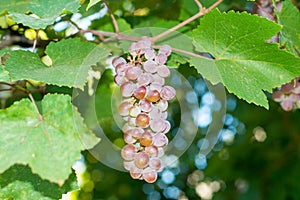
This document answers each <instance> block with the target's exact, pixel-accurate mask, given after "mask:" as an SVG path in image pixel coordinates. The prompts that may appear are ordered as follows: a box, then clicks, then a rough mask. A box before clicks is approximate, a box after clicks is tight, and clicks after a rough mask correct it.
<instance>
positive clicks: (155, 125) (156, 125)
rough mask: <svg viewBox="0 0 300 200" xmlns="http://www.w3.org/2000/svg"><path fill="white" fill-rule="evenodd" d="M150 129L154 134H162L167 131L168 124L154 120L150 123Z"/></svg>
mask: <svg viewBox="0 0 300 200" xmlns="http://www.w3.org/2000/svg"><path fill="white" fill-rule="evenodd" d="M150 128H151V129H152V131H154V132H156V133H157V132H162V131H163V130H165V129H166V123H165V120H163V119H160V118H158V119H153V120H151V121H150Z"/></svg>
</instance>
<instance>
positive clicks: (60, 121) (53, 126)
mask: <svg viewBox="0 0 300 200" xmlns="http://www.w3.org/2000/svg"><path fill="white" fill-rule="evenodd" d="M41 107H42V115H43V118H44V120H42V121H41V120H40V119H39V116H38V114H37V112H36V111H35V109H34V106H33V104H32V103H31V102H30V101H29V100H28V99H23V100H21V101H20V102H16V103H14V104H13V105H12V106H11V107H9V108H8V109H6V110H1V111H0V127H1V129H0V135H1V137H0V160H1V162H0V173H2V172H4V171H5V170H6V169H8V168H9V167H10V166H12V165H14V164H16V163H19V164H28V165H29V166H30V167H31V169H32V171H33V173H37V174H39V175H40V177H41V178H43V179H47V180H50V181H52V182H55V183H58V184H60V185H61V184H62V183H63V182H64V180H66V179H67V178H68V176H69V174H70V173H71V166H72V164H73V163H74V162H75V160H76V159H79V158H80V151H81V150H84V149H88V148H92V147H93V146H94V145H95V144H96V143H98V142H99V139H98V138H97V137H96V136H95V135H94V134H93V133H91V132H90V131H89V130H88V128H86V126H85V125H84V123H83V119H82V118H81V117H80V114H79V113H78V112H77V111H76V110H75V109H74V108H73V106H72V104H71V97H70V96H67V95H58V94H54V95H51V94H50V95H46V96H45V97H44V99H43V100H42V102H41Z"/></svg>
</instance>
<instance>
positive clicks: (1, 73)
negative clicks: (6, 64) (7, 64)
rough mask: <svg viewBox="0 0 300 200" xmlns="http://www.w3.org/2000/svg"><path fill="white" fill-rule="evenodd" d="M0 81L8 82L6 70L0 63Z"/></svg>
mask: <svg viewBox="0 0 300 200" xmlns="http://www.w3.org/2000/svg"><path fill="white" fill-rule="evenodd" d="M0 81H3V82H9V75H8V71H6V70H5V69H4V68H3V66H2V65H0Z"/></svg>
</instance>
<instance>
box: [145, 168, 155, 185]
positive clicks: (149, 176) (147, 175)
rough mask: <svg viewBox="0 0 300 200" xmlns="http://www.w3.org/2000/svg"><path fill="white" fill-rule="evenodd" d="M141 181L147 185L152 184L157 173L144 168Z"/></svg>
mask: <svg viewBox="0 0 300 200" xmlns="http://www.w3.org/2000/svg"><path fill="white" fill-rule="evenodd" d="M142 176H143V179H144V180H145V181H146V182H148V183H154V182H155V181H156V180H157V172H156V171H154V170H153V169H151V168H146V169H145V170H144V171H143V175H142Z"/></svg>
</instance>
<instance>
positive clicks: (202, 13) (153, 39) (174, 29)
mask: <svg viewBox="0 0 300 200" xmlns="http://www.w3.org/2000/svg"><path fill="white" fill-rule="evenodd" d="M222 1H223V0H218V1H217V2H215V3H214V4H213V5H211V6H210V7H209V8H204V7H203V6H202V4H201V3H200V2H199V1H197V0H195V2H196V3H197V5H198V7H199V8H200V11H199V12H198V13H197V14H195V15H194V16H192V17H190V18H188V19H187V20H185V21H183V22H181V23H180V24H178V25H176V26H174V27H173V28H170V29H168V30H167V31H165V32H163V33H161V34H159V35H157V36H154V37H152V38H151V39H150V40H151V41H152V42H153V43H154V42H155V41H156V40H158V39H160V38H162V37H164V36H166V35H168V34H170V33H172V32H174V31H176V30H178V29H180V28H181V27H183V26H185V25H187V24H189V23H190V22H192V21H194V20H195V19H197V18H199V17H201V16H203V15H205V14H206V13H208V12H210V11H211V10H212V9H214V8H215V7H217V6H218V5H219V4H220V3H221V2H222Z"/></svg>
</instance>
